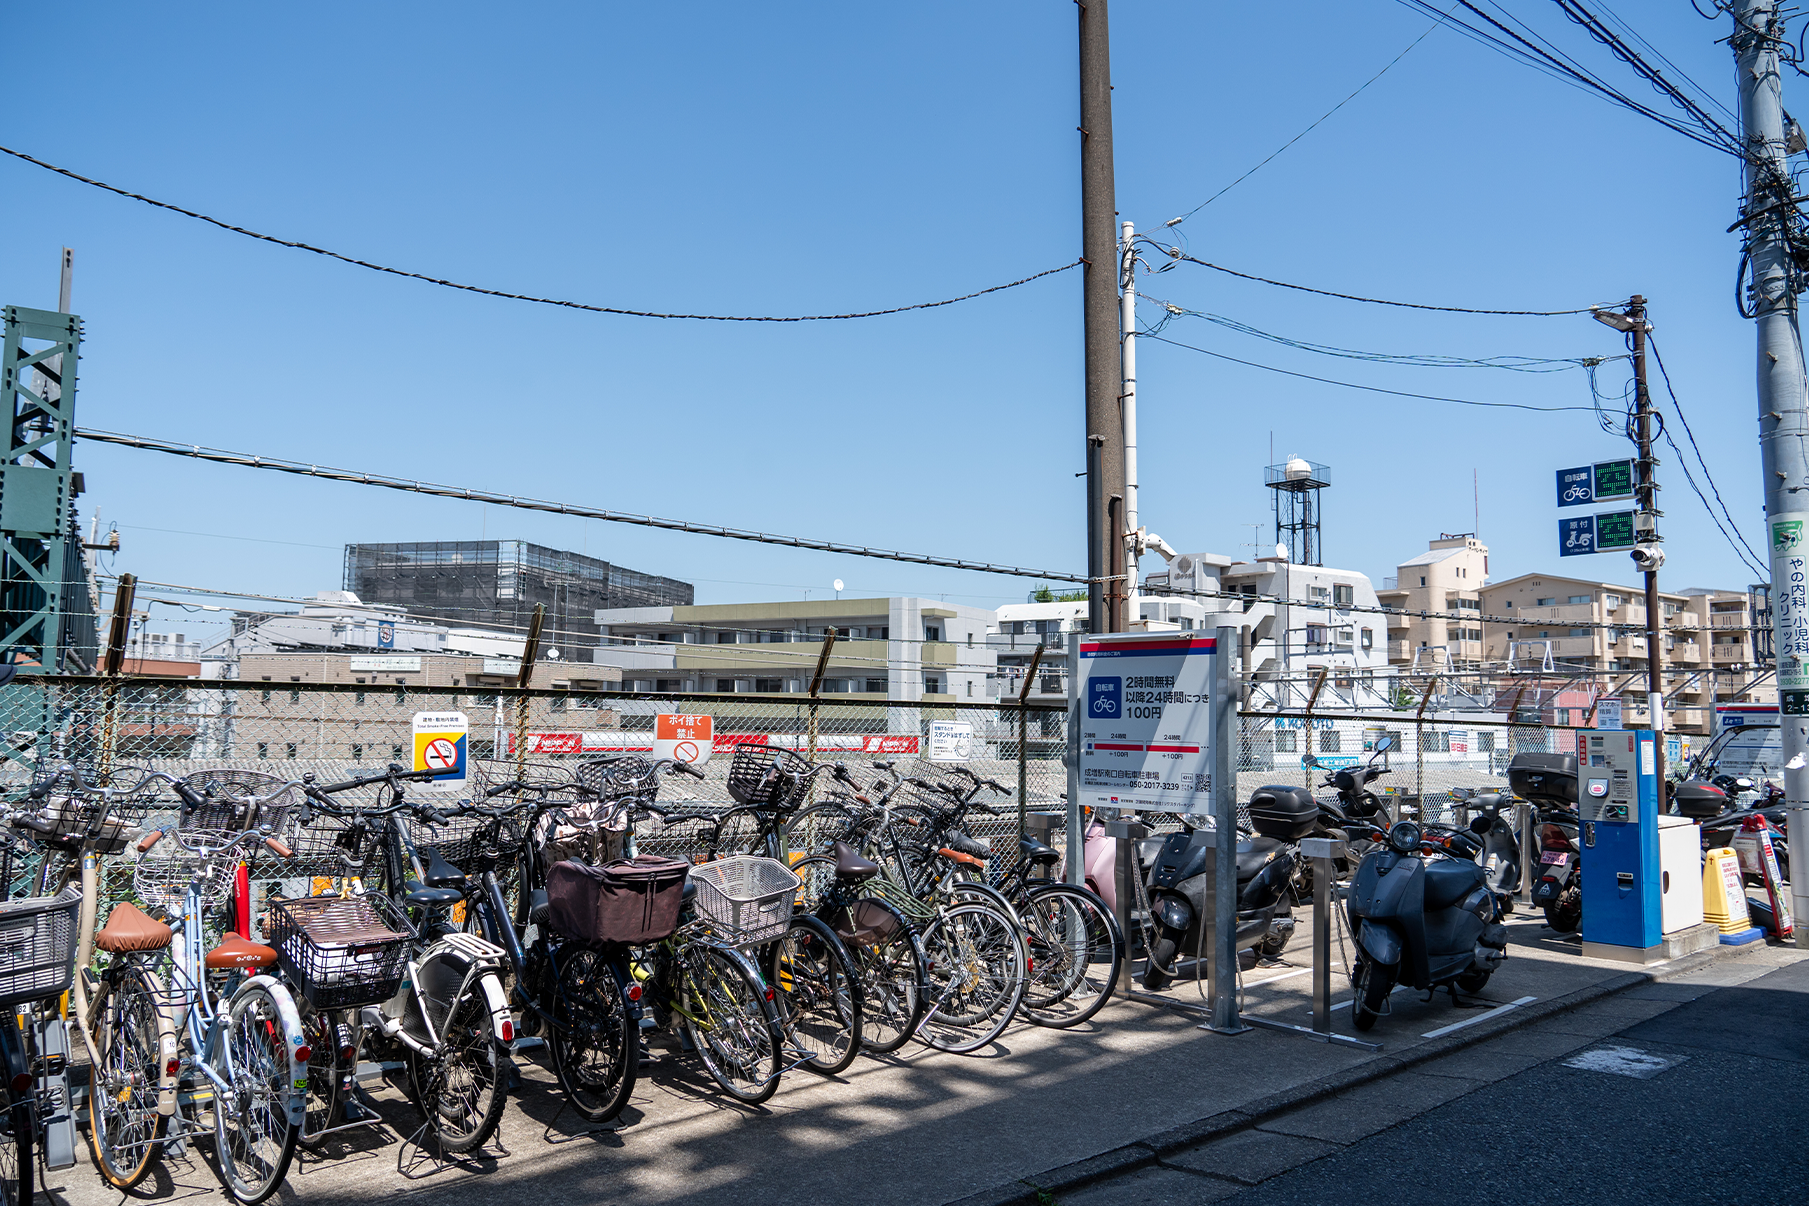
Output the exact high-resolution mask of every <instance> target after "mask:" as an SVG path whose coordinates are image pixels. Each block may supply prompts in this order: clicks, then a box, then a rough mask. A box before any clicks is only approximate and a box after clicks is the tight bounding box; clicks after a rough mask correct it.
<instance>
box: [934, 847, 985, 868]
mask: <svg viewBox="0 0 1809 1206" xmlns="http://www.w3.org/2000/svg"><path fill="white" fill-rule="evenodd" d="M936 853H937V854H940V855H941V856H942V857H943V858H949V859H953V860H955V861H956V862H958V863H965V864H967V865H968V866H970V867H984V866H985V865H986V860H985V859H983V858H975V857H974V856H973V855H971V854H963V853H962V852H961V851H959V850H953V849H950V848H949V847H947V846H944V847H942V849H940V850H938V851H936Z"/></svg>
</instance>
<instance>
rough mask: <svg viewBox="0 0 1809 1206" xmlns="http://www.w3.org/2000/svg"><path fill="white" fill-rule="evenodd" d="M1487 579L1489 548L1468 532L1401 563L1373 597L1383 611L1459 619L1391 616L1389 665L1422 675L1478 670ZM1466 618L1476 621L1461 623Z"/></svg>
mask: <svg viewBox="0 0 1809 1206" xmlns="http://www.w3.org/2000/svg"><path fill="white" fill-rule="evenodd" d="M1488 579H1489V546H1488V545H1486V544H1484V543H1483V542H1482V541H1480V540H1478V539H1476V535H1475V533H1472V532H1459V533H1457V534H1456V535H1451V534H1449V533H1441V534H1440V535H1439V538H1438V539H1437V540H1432V541H1428V542H1427V545H1426V551H1425V552H1423V553H1421V554H1420V555H1419V556H1417V557H1414V558H1411V559H1409V560H1407V561H1403V562H1401V564H1400V565H1399V566H1397V567H1396V569H1395V575H1394V577H1392V578H1384V579H1383V580H1382V589H1381V590H1379V591H1377V592H1376V598H1377V599H1378V600H1379V601H1380V602H1381V604H1382V606H1383V607H1390V608H1400V609H1401V610H1403V611H1407V612H1422V611H1425V612H1433V613H1451V614H1454V615H1455V616H1456V617H1457V618H1444V617H1443V616H1441V617H1439V618H1426V619H1422V618H1420V617H1419V616H1418V615H1391V616H1389V617H1388V663H1389V665H1391V666H1406V667H1409V668H1410V669H1411V670H1412V671H1413V672H1416V673H1421V674H1438V673H1442V672H1444V671H1447V670H1464V669H1475V668H1477V667H1479V666H1480V665H1481V664H1482V662H1483V661H1484V659H1485V658H1486V656H1487V654H1486V653H1485V652H1484V650H1485V648H1486V646H1485V645H1484V643H1483V623H1482V617H1483V614H1484V610H1483V605H1482V590H1483V587H1484V585H1485V584H1486V583H1487V582H1488ZM1466 614H1469V615H1473V616H1474V618H1473V619H1466V618H1463V617H1464V616H1465V615H1466Z"/></svg>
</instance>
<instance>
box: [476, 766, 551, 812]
mask: <svg viewBox="0 0 1809 1206" xmlns="http://www.w3.org/2000/svg"><path fill="white" fill-rule="evenodd" d="M470 778H471V789H472V791H473V793H474V798H478V799H479V801H480V803H481V799H482V796H483V794H484V793H485V792H487V791H489V790H490V789H491V788H492V787H500V786H502V785H503V784H504V783H513V782H515V781H517V780H519V781H521V782H523V783H531V784H533V785H534V786H536V787H558V786H560V785H561V784H565V783H570V782H571V781H572V772H571V771H570V769H568V768H567V767H564V766H560V765H559V764H558V763H555V762H515V761H513V760H511V759H508V758H473V759H472V760H471V776H470Z"/></svg>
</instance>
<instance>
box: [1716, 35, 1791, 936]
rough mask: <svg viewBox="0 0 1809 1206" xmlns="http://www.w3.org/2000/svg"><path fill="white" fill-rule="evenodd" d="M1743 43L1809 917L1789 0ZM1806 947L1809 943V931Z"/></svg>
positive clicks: (1787, 787)
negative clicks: (1788, 118)
mask: <svg viewBox="0 0 1809 1206" xmlns="http://www.w3.org/2000/svg"><path fill="white" fill-rule="evenodd" d="M1733 16H1734V33H1733V37H1731V38H1730V39H1729V40H1728V41H1729V45H1731V46H1732V47H1733V51H1734V56H1735V62H1736V63H1737V64H1738V71H1737V73H1736V76H1737V79H1738V83H1739V87H1740V125H1741V128H1742V130H1744V131H1745V134H1746V180H1745V184H1746V198H1745V205H1744V206H1743V208H1742V210H1741V225H1742V226H1743V227H1744V230H1745V238H1744V240H1743V242H1742V246H1741V262H1742V269H1743V270H1742V273H1741V275H1742V278H1743V279H1745V278H1750V279H1749V281H1748V283H1747V284H1746V294H1745V297H1744V298H1742V299H1741V304H1742V306H1743V307H1746V308H1747V309H1746V316H1747V317H1749V318H1752V319H1754V320H1755V322H1756V324H1757V326H1758V336H1759V340H1758V366H1757V367H1758V387H1759V453H1760V462H1761V465H1762V472H1763V473H1764V479H1765V480H1764V485H1765V519H1766V525H1765V526H1766V535H1767V538H1768V545H1769V550H1770V557H1771V611H1772V623H1773V634H1774V640H1773V648H1774V653H1775V655H1776V659H1777V683H1778V712H1779V717H1778V721H1779V727H1780V728H1781V730H1782V736H1783V739H1784V751H1783V752H1784V772H1783V773H1784V796H1785V802H1786V804H1787V805H1788V807H1789V810H1790V811H1789V828H1790V858H1791V866H1792V867H1793V868H1798V870H1796V871H1794V873H1793V874H1792V875H1791V885H1790V894H1791V896H1792V898H1793V899H1792V901H1791V904H1792V906H1793V908H1794V910H1795V913H1796V915H1797V916H1799V917H1802V916H1805V915H1809V874H1804V872H1803V870H1801V868H1809V595H1806V593H1805V586H1806V585H1809V381H1806V380H1805V374H1804V368H1803V341H1802V333H1801V331H1800V330H1799V328H1798V325H1797V312H1796V298H1797V294H1798V293H1799V292H1801V291H1802V285H1803V281H1802V272H1803V269H1802V267H1801V266H1799V264H1798V263H1797V262H1796V259H1795V256H1794V254H1793V242H1794V243H1795V248H1796V249H1801V248H1802V247H1803V243H1802V241H1801V240H1800V238H1798V237H1797V235H1798V231H1797V227H1798V224H1799V222H1800V215H1799V213H1798V211H1797V208H1796V205H1797V203H1796V192H1795V190H1794V189H1793V188H1792V187H1791V180H1790V171H1789V166H1788V163H1787V158H1788V152H1787V150H1786V148H1785V129H1784V98H1783V87H1782V80H1781V77H1780V76H1779V74H1778V50H1779V48H1780V47H1781V46H1782V45H1784V19H1783V17H1782V15H1781V14H1780V12H1779V6H1778V0H1734V4H1733ZM1796 943H1797V945H1798V946H1800V947H1809V925H1802V924H1799V925H1798V926H1797V930H1796Z"/></svg>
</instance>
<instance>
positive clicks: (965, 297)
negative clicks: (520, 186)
mask: <svg viewBox="0 0 1809 1206" xmlns="http://www.w3.org/2000/svg"><path fill="white" fill-rule="evenodd" d="M0 152H4V153H5V154H8V155H11V156H12V157H13V158H15V159H21V160H24V161H25V162H26V163H30V164H34V165H36V166H37V167H41V168H43V169H45V170H46V171H50V172H55V173H56V174H57V175H59V176H67V177H68V178H69V179H71V180H76V181H79V182H81V183H82V184H87V185H92V186H93V187H95V188H99V189H105V190H106V191H107V192H110V193H115V194H118V195H119V196H121V197H126V198H129V199H131V200H133V201H142V202H143V203H144V204H146V205H152V206H155V207H157V208H158V209H167V210H169V211H170V212H171V213H177V214H181V215H182V216H184V217H187V218H194V219H195V220H196V221H198V222H206V223H207V224H208V225H210V226H217V227H219V228H220V229H221V230H227V231H231V232H232V233H233V234H238V235H244V236H245V237H246V238H249V239H257V240H260V241H261V242H265V243H274V244H276V245H277V246H278V247H289V248H293V249H294V250H296V251H311V252H313V253H314V254H315V255H323V256H326V257H327V258H328V259H333V260H338V261H340V262H341V263H344V264H351V265H353V266H354V267H358V268H368V269H370V270H371V271H372V272H383V273H387V274H389V275H390V276H401V277H407V278H408V279H410V280H416V281H425V282H426V283H427V284H430V285H439V286H441V287H442V288H446V289H459V290H462V291H464V292H466V293H479V294H482V295H483V296H485V297H501V298H506V299H508V300H510V301H525V302H533V303H535V304H536V305H542V306H561V307H563V308H565V309H568V310H585V311H588V312H590V313H593V314H620V315H624V316H627V317H630V318H671V319H683V320H688V321H694V322H834V321H842V320H846V319H853V318H879V317H881V316H883V315H887V314H904V313H908V312H909V311H912V310H934V309H937V308H938V307H941V306H952V305H955V304H956V303H957V302H964V301H972V300H973V299H974V298H976V297H985V296H986V295H987V294H989V293H1000V292H1003V291H1004V290H1006V289H1016V288H1017V287H1018V286H1019V285H1028V284H1029V283H1030V282H1031V281H1036V280H1041V279H1042V278H1043V277H1045V276H1054V275H1055V274H1056V273H1058V272H1066V271H1068V270H1069V269H1070V268H1076V267H1079V266H1080V265H1081V264H1082V263H1084V262H1085V261H1083V260H1075V261H1073V262H1072V263H1068V264H1063V265H1061V266H1060V267H1057V268H1046V269H1044V270H1043V271H1041V272H1038V273H1035V274H1033V275H1031V276H1026V277H1023V278H1021V279H1019V280H1015V281H1010V282H1008V283H1006V284H1003V285H993V286H991V287H989V288H986V289H978V290H975V291H974V292H972V293H963V294H962V295H961V296H959V297H949V298H944V299H943V300H941V301H932V302H916V303H914V304H912V305H908V306H890V307H888V308H886V309H884V310H862V311H858V312H854V313H848V314H788V315H773V314H683V313H666V312H663V311H658V310H630V309H626V308H624V307H620V306H593V305H590V304H588V303H586V302H575V301H562V300H560V299H558V298H553V297H536V296H534V295H533V294H529V293H510V292H508V291H506V290H503V289H486V288H484V287H482V286H480V285H464V284H460V283H459V282H457V281H450V280H446V279H444V278H442V277H437V276H429V275H427V274H426V273H424V272H410V271H408V270H407V269H405V268H391V267H389V266H387V265H384V264H376V263H372V262H371V261H369V260H361V259H358V258H357V257H355V256H349V255H342V254H341V253H339V252H337V251H329V250H327V249H326V248H324V247H316V246H314V245H313V244H311V243H303V242H299V241H297V240H295V239H283V238H278V237H277V236H276V235H267V234H260V233H259V232H257V231H255V230H248V229H246V228H245V227H243V226H235V225H233V224H232V223H231V222H223V221H221V220H220V219H219V218H210V217H208V216H207V215H206V214H203V213H197V212H196V211H195V210H192V209H184V208H183V207H182V206H180V205H172V204H170V203H169V202H168V201H159V200H157V199H156V198H154V197H147V196H145V195H144V194H142V193H135V192H132V191H130V190H129V189H123V188H119V187H117V186H116V185H112V184H108V183H106V182H105V181H102V180H95V179H93V178H92V177H89V176H84V175H81V174H80V173H79V172H72V171H70V170H69V169H68V168H64V167H58V166H57V165H56V164H54V163H46V162H45V161H44V160H42V159H38V158H36V157H34V156H31V155H27V154H26V153H25V152H24V151H16V150H14V149H13V148H11V147H6V146H0Z"/></svg>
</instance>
